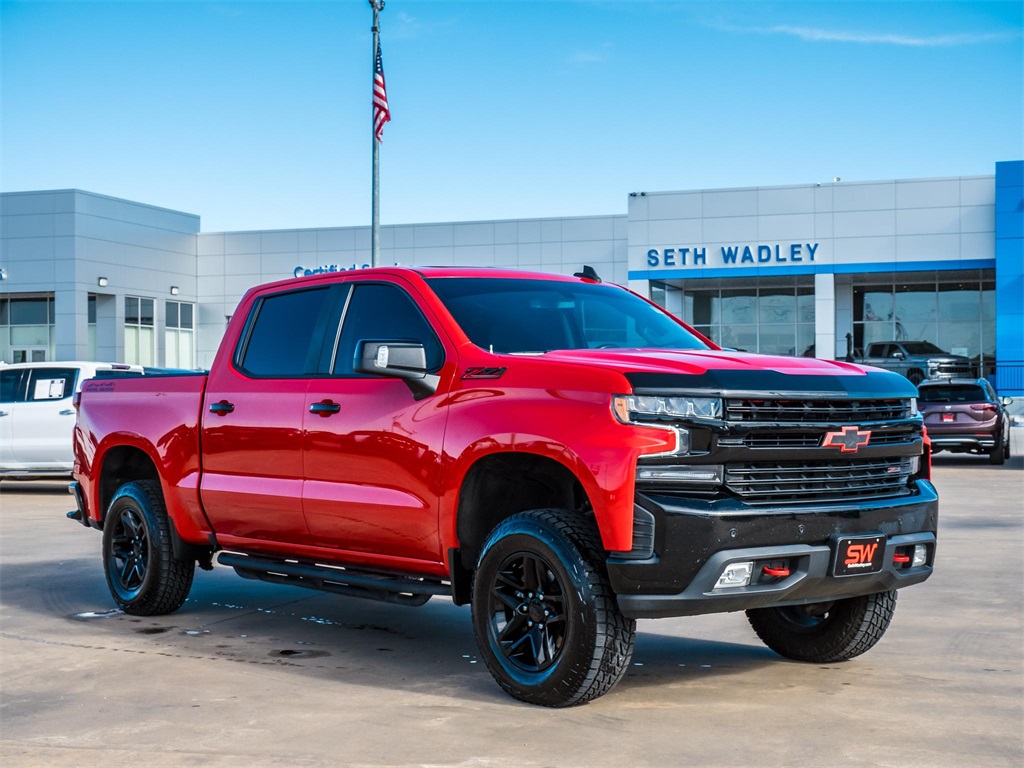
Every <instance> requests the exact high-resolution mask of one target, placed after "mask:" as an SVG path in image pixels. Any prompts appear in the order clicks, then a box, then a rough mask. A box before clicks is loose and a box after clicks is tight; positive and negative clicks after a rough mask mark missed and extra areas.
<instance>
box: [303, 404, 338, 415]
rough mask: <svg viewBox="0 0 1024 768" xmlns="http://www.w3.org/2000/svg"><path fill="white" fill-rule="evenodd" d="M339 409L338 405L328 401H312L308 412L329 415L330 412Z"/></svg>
mask: <svg viewBox="0 0 1024 768" xmlns="http://www.w3.org/2000/svg"><path fill="white" fill-rule="evenodd" d="M340 410H341V406H340V405H338V404H337V403H332V402H329V401H328V402H324V403H313V404H312V405H311V406H309V412H310V413H315V414H317V415H318V416H330V415H331V414H332V413H337V412H338V411H340Z"/></svg>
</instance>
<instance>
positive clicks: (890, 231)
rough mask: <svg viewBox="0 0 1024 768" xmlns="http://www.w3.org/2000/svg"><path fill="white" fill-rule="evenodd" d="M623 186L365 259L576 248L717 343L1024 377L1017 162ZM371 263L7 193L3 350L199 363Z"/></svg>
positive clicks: (451, 261) (111, 201)
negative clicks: (260, 303) (576, 213)
mask: <svg viewBox="0 0 1024 768" xmlns="http://www.w3.org/2000/svg"><path fill="white" fill-rule="evenodd" d="M623 197H624V198H625V200H626V212H625V213H624V214H615V215H605V216H580V217H553V218H541V219H507V220H493V221H474V222H445V223H423V224H403V225H392V226H382V227H381V233H380V234H381V263H382V264H400V265H403V266H416V265H441V264H445V265H456V266H479V267H501V268H511V269H520V270H531V271H543V272H555V273H562V274H572V273H573V272H577V271H579V270H580V268H581V267H582V266H583V265H584V264H588V265H591V266H592V267H594V269H595V270H596V271H597V272H598V274H599V275H600V276H601V277H602V278H603V279H604V280H606V281H611V282H616V283H620V284H623V285H628V286H629V287H630V288H632V289H633V290H635V291H637V292H639V293H641V294H643V295H645V296H648V297H650V298H651V299H652V300H654V301H655V302H657V303H658V304H661V305H662V306H664V307H666V308H667V309H669V310H670V311H672V312H673V313H674V314H676V315H678V316H679V317H681V318H682V319H684V320H685V321H686V322H688V323H690V324H691V325H693V326H695V327H696V328H697V329H698V330H700V331H702V332H703V333H705V334H707V335H708V336H710V337H711V338H712V339H714V340H715V341H716V342H718V343H719V344H721V345H722V346H726V347H733V348H737V349H745V350H749V351H758V352H765V353H772V354H785V355H801V354H807V355H815V356H817V357H823V358H843V357H845V356H846V355H847V353H848V352H849V351H850V350H854V349H861V348H863V347H865V346H866V345H867V344H868V343H870V342H873V341H886V340H922V341H930V342H932V343H934V344H937V345H938V346H939V347H942V348H943V349H945V350H947V351H950V352H955V353H959V354H965V355H967V356H969V357H971V358H976V359H977V361H978V363H979V364H980V366H981V369H982V370H984V371H985V372H986V373H988V374H989V375H990V376H991V377H992V378H993V380H994V382H995V384H996V386H997V388H998V389H999V391H1000V393H1001V394H1010V395H1013V394H1017V395H1024V161H1010V162H998V163H996V164H995V167H994V173H993V174H991V175H984V176H953V177H946V178H936V179H898V180H891V181H871V182H843V181H839V180H836V181H835V182H828V183H808V184H796V185H792V186H777V187H750V188H739V189H704V190H687V191H679V192H654V191H647V192H630V193H628V195H627V194H626V193H624V194H623ZM369 261H370V229H369V227H322V228H317V229H286V230H262V231H248V232H204V231H202V229H201V221H200V217H199V216H197V215H194V214H190V213H182V212H179V211H172V210H167V209H164V208H158V207H155V206H152V205H147V204H146V203H144V202H134V201H128V200H120V199H116V198H112V197H108V196H105V195H100V194H94V193H92V192H84V191H80V190H46V191H30V192H9V193H4V194H3V195H0V277H2V280H0V360H3V361H5V362H8V363H10V362H21V361H26V360H28V361H32V360H69V359H93V360H106V361H116V362H128V363H141V364H145V365H158V366H169V367H186V368H190V367H208V366H209V365H210V363H211V361H212V359H213V355H214V352H215V351H216V348H217V345H218V343H219V341H220V339H221V336H222V335H223V333H224V329H225V324H226V322H227V320H228V318H229V317H230V316H231V313H232V312H233V311H234V308H235V306H236V304H237V303H238V300H239V299H240V298H241V296H242V294H243V293H244V292H245V291H246V290H247V289H248V288H250V287H252V286H254V285H257V284H259V283H263V282H268V281H271V280H282V279H288V278H292V277H295V276H300V275H304V274H310V273H316V272H325V271H340V270H348V269H353V268H358V267H362V266H365V265H367V264H368V263H369ZM510 322H514V318H510Z"/></svg>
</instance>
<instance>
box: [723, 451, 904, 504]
mask: <svg viewBox="0 0 1024 768" xmlns="http://www.w3.org/2000/svg"><path fill="white" fill-rule="evenodd" d="M911 469H912V459H910V458H881V459H868V460H860V461H832V462H816V461H799V462H797V461H778V462H750V463H743V464H726V465H725V486H726V488H727V489H728V490H729V491H730V492H731V493H733V494H734V495H736V496H737V497H739V498H740V499H742V500H743V501H744V502H745V503H747V504H779V503H797V504H800V503H802V504H822V503H832V502H838V501H844V500H853V499H872V498H875V499H882V498H888V497H893V496H906V495H909V494H910V488H909V487H908V485H907V482H908V480H909V479H910V474H911Z"/></svg>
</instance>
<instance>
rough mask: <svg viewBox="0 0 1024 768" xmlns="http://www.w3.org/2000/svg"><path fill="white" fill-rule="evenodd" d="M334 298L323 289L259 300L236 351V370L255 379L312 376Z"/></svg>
mask: <svg viewBox="0 0 1024 768" xmlns="http://www.w3.org/2000/svg"><path fill="white" fill-rule="evenodd" d="M336 294H337V291H336V290H333V289H332V286H323V287H320V288H308V289H304V290H297V291H287V292H284V293H274V294H270V295H267V296H263V297H261V298H259V299H258V300H257V301H256V303H255V305H254V306H253V309H252V311H251V312H250V314H249V318H248V320H247V322H246V328H245V331H244V332H243V334H242V339H241V342H240V344H239V346H238V349H237V350H236V354H235V365H236V367H237V368H238V369H239V370H240V371H242V372H243V373H245V374H247V375H249V376H252V377H256V378H282V377H286V378H287V377H296V376H304V375H309V374H311V373H313V372H315V371H316V370H317V366H318V364H319V360H320V357H321V350H322V346H323V343H324V334H325V330H326V328H327V325H328V320H329V316H330V314H331V310H332V308H333V302H332V298H334V297H335V296H336Z"/></svg>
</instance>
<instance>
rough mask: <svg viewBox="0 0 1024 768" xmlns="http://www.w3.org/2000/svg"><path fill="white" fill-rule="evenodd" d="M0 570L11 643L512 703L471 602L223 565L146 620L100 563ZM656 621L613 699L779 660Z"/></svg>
mask: <svg viewBox="0 0 1024 768" xmlns="http://www.w3.org/2000/svg"><path fill="white" fill-rule="evenodd" d="M0 573H2V575H0V578H2V580H3V583H4V591H3V603H4V605H5V608H6V611H8V612H11V611H12V609H14V612H15V614H16V613H17V612H23V613H31V614H35V615H36V616H37V619H35V620H32V621H31V622H30V624H31V625H32V629H31V630H19V629H18V627H17V625H18V624H20V623H22V622H17V621H16V622H6V626H5V631H4V633H3V634H4V636H5V638H7V639H8V642H10V641H11V640H21V641H26V642H38V643H42V644H57V645H61V646H65V647H72V648H76V647H77V648H81V649H82V652H83V654H89V655H92V654H95V653H96V652H97V651H102V652H104V653H116V654H124V653H131V654H133V655H134V656H135V661H134V662H133V664H136V665H138V664H141V663H144V662H143V661H142V659H140V658H139V656H143V657H145V656H152V657H154V663H165V662H166V660H172V659H175V658H185V659H190V660H193V662H194V661H195V660H199V661H200V663H204V662H209V663H211V664H219V663H224V662H227V663H231V664H243V665H246V666H247V667H248V668H249V669H250V670H251V669H252V667H255V666H264V667H274V668H277V669H287V670H288V671H289V672H294V673H296V674H297V675H300V676H302V679H305V677H306V676H314V677H316V678H317V679H319V680H325V679H327V680H334V681H336V682H337V683H338V684H340V685H359V686H368V687H372V688H384V689H395V690H404V691H408V692H412V693H417V692H418V693H424V694H431V695H448V696H453V697H457V698H459V699H467V698H468V699H472V700H477V701H480V702H491V703H511V702H512V700H511V699H509V698H507V697H506V696H505V695H504V694H503V693H502V692H501V690H500V689H499V688H498V686H497V685H496V684H495V683H494V681H493V680H492V679H491V676H490V674H489V673H488V671H487V669H486V667H485V665H484V662H483V660H482V659H481V658H480V656H479V652H478V650H477V645H476V641H475V639H474V637H473V632H472V627H471V618H470V611H469V608H468V606H462V607H458V606H455V605H453V604H452V603H451V602H450V601H448V600H446V599H443V598H435V599H434V600H432V601H430V602H429V603H427V604H426V605H425V606H422V607H420V608H406V607H402V606H393V605H388V604H384V603H375V602H373V601H368V600H359V599H353V598H346V597H341V596H337V595H328V594H323V593H319V592H315V591H311V590H305V589H301V588H297V587H282V586H278V585H268V584H263V583H260V582H251V581H245V580H242V579H239V578H238V577H237V576H236V575H234V573H233V572H231V571H230V570H228V569H226V568H220V567H218V568H216V569H215V570H214V571H212V572H202V571H198V572H197V573H196V580H195V583H194V585H193V588H192V592H191V594H190V596H189V599H188V600H187V601H186V603H185V605H184V606H183V607H182V608H181V609H179V610H178V611H177V612H176V613H173V614H169V615H166V616H152V617H139V616H129V615H126V614H124V613H121V612H120V611H117V610H115V605H114V603H113V601H112V600H111V598H110V596H109V594H108V593H107V590H106V584H105V582H104V576H103V572H102V568H101V566H100V563H99V562H98V558H97V559H96V560H92V559H86V558H78V559H74V560H65V561H63V562H61V563H60V564H59V566H58V564H57V563H54V562H53V561H34V562H22V563H20V564H19V565H18V566H17V568H15V567H13V566H7V567H6V568H4V569H3V571H2V572H0ZM40 620H41V621H40ZM738 620H739V621H742V618H739V619H738ZM655 626H657V625H656V624H655V623H654V622H641V624H640V631H639V632H638V635H637V644H636V652H635V654H634V657H633V662H632V664H631V666H630V668H629V670H628V671H627V673H626V676H625V678H624V679H623V680H622V682H621V683H620V684H619V686H618V687H617V688H616V689H615V691H613V694H614V693H616V692H621V693H624V694H627V695H628V693H629V692H630V691H633V692H636V691H637V690H643V691H644V696H650V695H653V694H655V692H656V691H658V690H659V689H660V688H662V687H664V695H665V697H666V698H673V699H674V698H675V697H677V696H678V685H679V684H680V683H685V682H687V681H693V680H695V679H698V678H704V677H721V676H723V675H733V674H738V673H743V672H745V671H748V670H751V669H753V668H757V667H761V666H764V665H768V664H772V663H774V662H781V661H782V660H781V659H780V658H779V657H777V656H775V654H773V653H771V652H770V651H768V650H767V649H765V648H764V647H762V646H760V645H756V644H752V645H743V644H737V643H729V642H717V641H709V640H700V639H690V638H686V637H681V636H674V635H666V634H653V633H649V632H647V631H645V630H647V629H651V628H653V627H655ZM40 627H42V628H43V630H44V631H43V632H40ZM751 638H753V635H751ZM752 642H754V641H753V639H752ZM222 672H223V670H222ZM227 674H230V672H227ZM247 674H251V672H249V673H247ZM297 685H301V683H297ZM670 689H671V690H670Z"/></svg>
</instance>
